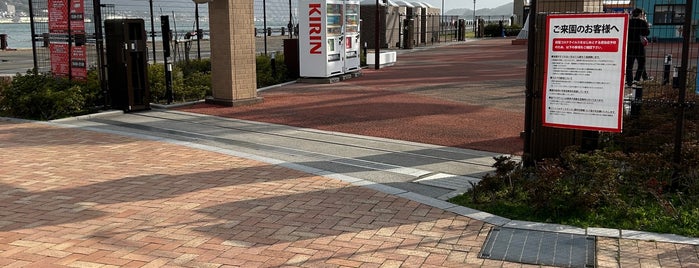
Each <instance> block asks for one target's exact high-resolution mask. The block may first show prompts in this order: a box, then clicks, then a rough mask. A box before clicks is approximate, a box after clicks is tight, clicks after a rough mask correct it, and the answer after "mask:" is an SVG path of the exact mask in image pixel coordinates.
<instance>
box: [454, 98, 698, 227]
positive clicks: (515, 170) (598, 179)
mask: <svg viewBox="0 0 699 268" xmlns="http://www.w3.org/2000/svg"><path fill="white" fill-rule="evenodd" d="M698 117H699V111H697V110H696V109H693V110H690V111H689V112H688V113H687V115H686V121H687V122H688V123H687V129H688V130H696V129H697V127H696V124H694V122H696V120H697V118H698ZM672 118H673V113H672V109H667V107H662V106H652V105H646V106H644V110H643V111H642V115H641V116H639V117H629V118H627V119H626V120H625V121H626V122H625V125H624V127H625V129H624V133H622V134H604V135H602V136H601V138H600V140H601V146H600V149H598V150H596V151H593V152H581V151H579V150H577V148H573V147H571V148H568V149H567V150H565V151H564V152H562V154H561V155H560V157H558V158H554V159H544V160H542V161H540V162H538V163H536V164H535V165H534V166H532V167H525V166H523V164H522V163H521V162H519V161H514V160H512V159H511V158H509V157H500V158H496V164H495V167H496V172H494V173H492V174H488V175H486V176H484V178H483V179H482V180H481V181H480V183H478V184H476V185H473V188H472V189H471V190H470V191H469V192H467V193H465V194H464V195H461V196H458V197H455V198H454V199H452V200H451V201H452V202H454V203H457V204H461V205H464V206H468V207H472V208H475V209H480V210H483V211H487V212H490V213H494V214H497V215H500V216H504V217H509V218H512V219H517V220H529V221H539V222H551V223H561V224H571V225H576V226H581V227H606V228H620V229H633V230H642V231H651V232H660V233H674V234H680V235H688V236H699V165H698V164H699V139H697V131H687V133H688V134H687V135H686V137H685V140H684V141H685V142H684V144H683V147H682V165H677V164H676V163H675V162H674V161H673V153H674V152H673V149H674V147H673V146H672V145H673V135H672V133H671V132H668V131H667V130H668V129H674V128H672V127H671V125H672V123H674V120H672Z"/></svg>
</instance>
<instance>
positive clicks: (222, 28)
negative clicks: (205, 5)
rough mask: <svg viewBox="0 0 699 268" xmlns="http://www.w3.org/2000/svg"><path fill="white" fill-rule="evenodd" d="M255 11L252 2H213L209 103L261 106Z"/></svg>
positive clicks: (210, 13)
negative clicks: (259, 103)
mask: <svg viewBox="0 0 699 268" xmlns="http://www.w3.org/2000/svg"><path fill="white" fill-rule="evenodd" d="M253 16H254V9H253V1H250V0H214V1H211V2H209V27H210V31H211V32H210V37H211V41H210V45H211V87H212V94H213V99H209V100H207V103H214V104H219V105H228V106H236V105H246V104H252V103H258V102H260V101H262V98H260V97H258V96H257V77H256V71H255V35H254V29H255V27H254V22H253V19H254V18H253Z"/></svg>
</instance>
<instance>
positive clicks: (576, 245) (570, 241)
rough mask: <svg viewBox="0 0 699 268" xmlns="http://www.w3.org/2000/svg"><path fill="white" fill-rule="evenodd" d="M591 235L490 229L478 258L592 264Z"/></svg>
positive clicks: (559, 265) (540, 262) (593, 245)
mask: <svg viewBox="0 0 699 268" xmlns="http://www.w3.org/2000/svg"><path fill="white" fill-rule="evenodd" d="M595 244H596V241H595V237H594V236H586V235H575V234H563V233H554V232H544V231H532V230H522V229H514V228H502V227H496V228H493V229H492V230H491V231H490V233H489V234H488V239H486V241H485V244H484V245H483V249H482V250H481V253H480V254H479V255H478V256H479V257H480V258H485V259H494V260H503V261H511V262H519V263H529V264H538V265H547V266H558V267H581V268H586V267H595Z"/></svg>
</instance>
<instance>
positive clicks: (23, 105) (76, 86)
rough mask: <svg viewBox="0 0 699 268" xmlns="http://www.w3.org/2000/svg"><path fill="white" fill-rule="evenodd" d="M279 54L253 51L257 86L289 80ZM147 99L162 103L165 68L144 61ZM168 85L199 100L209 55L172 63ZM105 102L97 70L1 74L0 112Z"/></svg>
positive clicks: (66, 109)
mask: <svg viewBox="0 0 699 268" xmlns="http://www.w3.org/2000/svg"><path fill="white" fill-rule="evenodd" d="M290 79H291V78H290V77H289V75H288V74H287V68H286V65H284V56H283V55H281V54H278V55H276V57H275V64H274V68H273V66H272V64H271V57H270V56H266V55H260V56H257V86H258V88H259V87H266V86H270V85H274V84H279V83H283V82H286V81H289V80H290ZM148 85H149V89H150V95H151V100H150V101H151V102H153V103H166V101H167V96H166V86H165V68H164V65H163V64H151V65H149V66H148ZM172 91H173V97H174V98H173V99H174V101H175V102H187V101H194V100H201V99H203V98H205V97H206V96H211V61H210V60H208V59H203V60H190V61H181V62H178V63H176V64H174V65H173V70H172ZM103 105H104V96H102V94H101V88H100V81H99V77H98V73H97V71H96V70H91V71H89V72H88V78H87V80H86V81H70V80H68V79H66V78H60V77H53V75H51V74H33V73H31V72H27V73H26V74H24V75H22V74H17V75H16V76H15V77H13V79H12V81H11V82H7V81H6V80H0V116H9V117H17V118H25V119H34V120H53V119H58V118H63V117H68V116H75V115H80V114H86V113H91V112H95V111H97V110H98V109H99V108H100V107H102V106H103Z"/></svg>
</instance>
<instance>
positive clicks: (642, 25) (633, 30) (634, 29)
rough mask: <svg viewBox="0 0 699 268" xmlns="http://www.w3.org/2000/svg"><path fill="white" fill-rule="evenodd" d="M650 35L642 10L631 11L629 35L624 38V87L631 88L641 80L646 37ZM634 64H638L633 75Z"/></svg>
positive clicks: (644, 68)
mask: <svg viewBox="0 0 699 268" xmlns="http://www.w3.org/2000/svg"><path fill="white" fill-rule="evenodd" d="M649 34H650V29H649V26H648V22H647V21H646V14H645V12H643V9H640V8H635V9H634V10H633V11H631V19H630V20H629V33H628V35H627V38H626V85H627V86H632V85H633V84H634V83H636V82H637V81H639V80H641V78H642V77H643V74H644V73H645V72H646V48H645V43H644V42H647V41H646V40H647V39H646V37H647V36H648V35H649ZM634 62H636V63H638V66H637V67H636V72H635V74H634V71H633V65H634Z"/></svg>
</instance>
